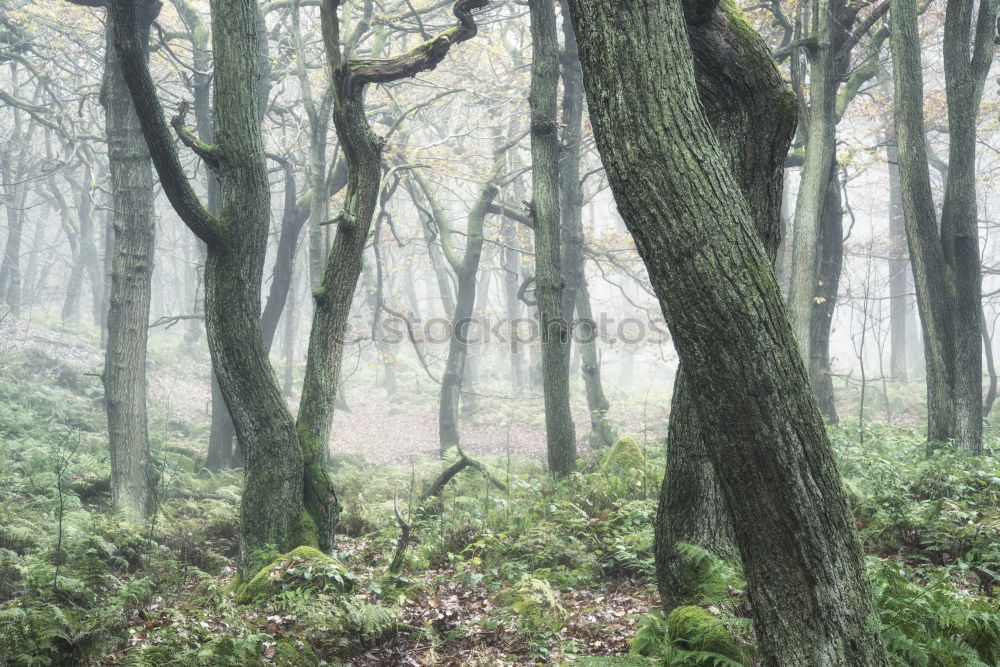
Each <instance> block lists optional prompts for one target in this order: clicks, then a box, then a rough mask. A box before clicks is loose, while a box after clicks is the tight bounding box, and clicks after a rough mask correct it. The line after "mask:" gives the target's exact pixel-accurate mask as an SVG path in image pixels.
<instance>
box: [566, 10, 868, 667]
mask: <svg viewBox="0 0 1000 667" xmlns="http://www.w3.org/2000/svg"><path fill="white" fill-rule="evenodd" d="M687 6H688V8H689V12H688V15H689V16H692V17H697V18H699V19H700V20H703V21H704V20H711V19H712V18H713V17H714V16H716V10H718V11H721V12H723V13H725V14H726V15H727V16H728V17H729V18H730V19H735V20H740V21H741V22H740V23H739V24H738V25H739V27H740V29H739V34H740V35H742V36H743V37H744V38H745V39H747V38H749V39H756V35H755V33H754V32H753V30H752V28H750V26H749V24H747V23H745V22H743V21H742V19H741V18H740V17H739V16H738V10H736V8H735V5H734V4H733V3H732V2H729V1H728V0H727V1H726V2H725V3H723V4H721V5H719V4H718V3H715V2H711V1H709V2H698V1H692V2H689V3H687ZM570 8H571V10H572V19H573V24H574V27H575V28H576V33H577V36H578V39H579V44H580V56H581V61H582V63H583V71H584V83H585V86H586V90H587V99H588V102H589V105H590V110H591V119H592V121H593V123H594V133H595V137H596V139H597V144H598V148H599V150H600V153H601V156H602V159H603V161H604V165H605V167H606V169H607V171H608V176H609V179H610V181H611V185H612V190H613V192H614V194H615V199H616V201H617V202H618V206H619V209H620V211H621V213H622V215H623V217H624V219H625V221H626V224H627V225H628V227H629V230H630V232H631V233H632V235H633V236H634V238H635V240H636V245H637V247H638V249H639V253H640V255H641V256H642V258H643V261H644V262H645V264H646V267H647V269H648V271H649V275H650V278H651V280H652V283H653V286H654V288H655V290H656V293H657V296H658V297H659V299H660V304H661V306H662V308H663V311H664V315H665V316H666V319H667V322H668V323H669V326H670V330H671V333H672V335H673V338H674V341H675V344H676V346H677V349H678V352H679V354H680V357H681V361H682V364H683V365H684V368H685V372H686V373H688V374H689V375H688V378H689V383H690V387H691V391H692V394H693V399H694V401H695V405H696V410H697V414H698V417H699V418H700V427H701V428H702V430H703V434H704V435H703V442H705V443H707V445H708V450H709V455H710V457H711V460H712V462H713V464H714V465H715V469H716V474H717V475H718V478H719V481H720V484H721V487H722V490H723V493H724V495H725V498H726V500H727V502H728V505H729V508H730V512H731V515H732V518H733V525H734V528H735V531H736V539H737V542H738V544H739V548H740V554H741V557H742V561H743V567H744V571H745V572H746V575H747V580H748V584H749V587H750V595H751V599H752V602H753V607H754V615H755V617H756V621H757V624H756V631H757V636H758V638H759V640H760V645H761V649H762V651H763V653H764V655H765V656H766V664H774V665H880V664H884V663H885V656H884V651H883V648H882V645H881V641H880V639H879V636H878V627H877V624H876V621H875V618H874V609H873V605H872V598H871V590H870V587H869V584H868V581H867V578H866V575H865V569H864V560H863V556H862V553H861V548H860V543H859V540H858V537H857V534H856V531H855V527H854V522H853V517H852V515H851V513H850V511H849V509H848V506H847V502H846V500H845V498H844V493H843V489H842V488H841V484H840V479H839V476H838V473H837V469H836V465H835V463H834V460H833V455H832V452H831V450H830V443H829V440H828V438H827V435H826V431H825V428H824V425H823V421H822V418H821V415H820V413H819V408H818V406H817V404H816V400H815V398H814V397H813V395H812V392H811V391H809V378H808V375H807V373H806V368H805V366H804V364H803V363H802V360H801V357H800V356H799V355H798V351H797V347H796V342H795V337H794V335H793V333H792V329H791V326H790V325H789V323H788V320H787V316H786V313H785V310H784V307H783V305H782V299H781V295H780V292H779V290H778V284H777V280H776V279H775V277H774V273H773V270H772V266H771V261H770V258H769V257H768V254H767V252H766V250H765V248H764V244H763V243H762V242H761V239H760V238H759V235H758V233H757V231H756V226H755V224H754V220H753V215H752V213H751V207H750V205H749V203H748V202H747V200H746V197H744V195H743V194H742V193H741V191H740V188H739V185H738V182H737V180H736V179H735V178H733V176H732V175H731V173H730V169H729V166H728V165H727V164H726V159H725V154H724V152H723V150H722V149H721V147H720V142H719V139H718V138H717V137H716V135H715V133H714V132H713V131H712V130H711V128H710V126H709V124H708V123H707V121H706V119H705V115H704V112H703V110H702V106H701V102H700V100H699V98H698V95H697V86H696V80H695V74H694V66H693V61H692V55H691V48H690V46H689V43H688V33H687V30H686V24H685V18H684V12H683V9H682V4H681V2H680V0H663V1H650V2H641V3H614V4H610V3H605V2H601V1H600V0H571V1H570ZM623 63H627V67H623ZM785 100H786V101H785V104H784V105H782V107H781V109H784V112H785V113H788V114H791V113H792V110H791V106H792V104H793V102H792V99H791V97H790V96H789V95H785ZM761 121H762V122H763V119H761ZM772 149H774V150H777V151H778V152H779V153H781V154H783V153H784V152H785V151H786V150H787V146H782V145H778V144H775V145H773V146H772ZM722 374H724V377H723V375H722Z"/></svg>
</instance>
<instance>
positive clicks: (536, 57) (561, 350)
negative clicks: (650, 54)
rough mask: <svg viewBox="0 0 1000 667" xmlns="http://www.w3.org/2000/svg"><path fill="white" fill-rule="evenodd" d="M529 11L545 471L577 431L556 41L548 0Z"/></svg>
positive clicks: (564, 471)
mask: <svg viewBox="0 0 1000 667" xmlns="http://www.w3.org/2000/svg"><path fill="white" fill-rule="evenodd" d="M528 7H529V10H530V14H531V43H532V60H531V93H530V95H529V98H528V101H529V103H530V106H531V160H532V162H531V179H532V180H531V183H532V195H531V204H532V213H533V215H532V218H533V222H534V230H535V269H536V273H535V293H536V295H537V299H538V323H539V331H540V334H541V339H542V390H543V394H544V399H545V439H546V444H547V448H548V461H549V472H550V473H552V474H553V475H555V476H556V477H563V476H565V475H568V474H569V473H571V472H573V470H575V469H576V433H575V428H574V425H573V415H572V413H571V412H570V408H569V370H568V364H569V355H568V354H567V351H566V348H567V347H569V343H570V331H569V323H568V322H567V321H566V319H565V318H564V311H563V296H562V295H563V290H564V286H565V283H564V280H563V276H562V270H561V262H560V248H559V246H560V233H559V227H560V224H559V222H560V221H559V134H558V126H559V123H558V120H557V117H556V108H557V92H558V88H559V44H558V38H557V32H556V11H555V3H554V2H553V0H529V2H528Z"/></svg>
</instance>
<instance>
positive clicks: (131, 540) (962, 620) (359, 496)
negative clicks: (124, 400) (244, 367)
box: [0, 353, 1000, 667]
mask: <svg viewBox="0 0 1000 667" xmlns="http://www.w3.org/2000/svg"><path fill="white" fill-rule="evenodd" d="M0 371H2V372H0V664H4V665H8V664H9V665H79V664H103V665H126V664H127V665H162V664H172V665H192V666H193V665H266V664H284V665H314V664H338V661H345V660H354V659H359V656H366V655H368V656H369V657H370V658H371V660H373V661H377V660H378V659H380V658H378V656H382V658H381V659H384V660H387V661H390V662H391V660H390V658H388V657H386V655H388V654H383V653H379V652H380V651H383V652H384V651H396V653H392V654H391V655H392V656H394V658H393V659H396V660H397V661H401V660H402V657H406V656H409V655H410V653H411V652H416V651H419V652H420V655H421V659H422V660H423V661H425V662H431V663H433V662H435V661H444V656H449V655H450V656H452V658H453V657H454V656H455V655H461V656H464V657H463V659H468V660H469V662H470V664H476V663H478V664H496V663H497V662H506V663H522V664H530V663H560V662H570V661H574V660H576V661H579V662H580V664H592V665H596V664H620V665H627V664H628V665H633V664H634V665H641V664H654V663H657V664H663V665H730V666H731V665H750V664H754V662H755V661H757V660H759V659H760V656H759V655H758V652H757V649H756V642H755V639H754V636H753V629H752V624H751V622H750V620H749V616H750V615H751V606H750V601H749V600H748V599H747V596H746V593H745V582H743V581H742V578H741V574H740V571H739V568H738V566H736V565H734V564H732V563H727V562H724V561H721V560H720V559H718V558H716V557H715V556H713V555H712V554H710V553H708V552H705V551H704V550H700V549H698V548H697V547H693V546H690V547H684V548H682V549H681V552H682V553H683V554H684V555H685V558H686V559H688V560H689V561H690V563H689V564H690V568H689V570H690V574H691V577H692V578H693V582H692V584H693V585H692V587H691V590H695V591H697V597H696V599H692V600H691V601H690V603H689V606H685V607H680V608H678V609H676V610H673V611H672V612H671V613H670V614H662V613H659V612H657V611H655V609H656V607H657V602H656V599H657V598H656V593H655V571H654V564H653V563H654V561H653V531H652V526H653V522H654V519H655V512H656V502H655V492H656V488H657V486H658V482H659V478H660V476H661V473H662V470H663V468H664V464H665V461H664V455H663V447H662V443H660V442H658V441H655V440H653V441H650V440H646V439H644V440H643V443H644V444H643V445H642V446H640V445H639V444H638V443H639V440H638V439H633V438H628V437H626V438H623V439H622V440H621V441H620V442H619V443H618V445H617V446H616V447H614V448H612V449H611V450H609V451H606V452H599V453H596V454H592V455H589V456H588V457H586V458H584V459H581V461H580V465H579V467H578V472H577V473H576V474H574V475H571V476H570V477H569V478H568V479H566V480H563V481H561V482H559V483H556V482H554V481H552V480H551V479H550V478H549V477H548V476H547V475H545V474H544V471H543V470H542V469H541V467H540V466H539V465H538V464H536V463H531V462H524V461H508V460H506V459H494V460H484V461H482V463H484V464H485V465H486V466H487V468H488V469H489V470H490V472H491V473H492V475H493V477H494V478H495V479H496V480H498V481H500V482H501V483H502V484H503V485H505V486H506V489H504V490H501V489H499V488H497V486H496V485H494V484H493V483H492V482H491V481H490V480H489V479H488V478H487V477H486V476H484V475H483V474H481V473H480V472H478V471H476V470H473V469H469V470H466V471H465V472H462V473H461V474H459V475H458V476H457V477H456V478H455V479H454V480H452V481H451V482H450V483H449V484H448V485H446V486H445V487H444V490H443V492H442V493H441V494H440V496H439V497H431V498H429V499H427V500H422V498H423V494H424V491H425V490H426V489H427V488H428V487H429V486H430V483H431V480H432V479H433V478H434V477H435V476H436V475H437V474H438V473H439V472H440V470H441V468H442V463H441V462H440V461H431V460H427V461H421V462H415V463H414V464H413V466H412V467H411V468H393V467H385V466H374V465H368V464H366V463H365V462H363V461H361V460H359V459H357V458H352V457H345V456H334V457H332V459H331V461H330V466H331V472H332V475H333V478H334V482H335V484H336V485H337V488H338V490H339V491H340V496H341V499H342V501H343V503H344V506H345V507H344V513H343V516H342V523H341V532H342V535H341V536H340V538H339V540H338V551H337V553H335V554H333V555H332V556H331V557H326V556H322V555H321V554H316V553H312V552H308V551H296V552H291V553H289V554H282V555H278V554H275V557H274V559H273V560H272V561H271V562H270V563H269V564H268V565H267V566H266V567H265V568H264V569H263V570H262V571H261V574H260V575H259V578H258V579H257V580H256V581H257V584H255V585H254V586H253V587H251V588H245V587H244V588H239V587H235V586H233V585H232V575H233V572H234V558H235V556H236V554H237V547H238V537H239V523H238V513H237V503H238V498H239V493H240V486H241V479H240V473H239V471H229V472H226V473H222V474H212V473H210V472H208V471H207V470H206V469H204V467H203V465H202V456H203V448H204V444H205V443H204V440H205V434H204V430H203V429H202V428H201V427H198V426H193V425H190V424H185V423H183V422H182V421H179V420H177V419H172V418H170V417H169V415H163V414H157V413H154V415H153V419H152V420H151V433H152V442H153V445H154V451H153V457H154V461H155V467H156V476H157V480H158V482H157V484H158V498H159V501H158V505H157V511H156V513H155V516H154V517H151V519H150V520H149V521H148V522H146V523H145V524H144V525H130V524H126V523H123V522H121V521H119V520H118V519H116V518H115V517H114V516H112V515H111V514H110V512H109V507H108V505H109V500H108V493H109V489H108V482H107V480H108V455H107V443H106V440H105V437H104V435H103V433H104V421H103V420H104V417H103V412H102V406H101V404H100V397H101V392H100V386H99V381H98V379H97V378H94V377H91V376H88V375H85V374H82V373H78V372H74V371H72V370H71V369H69V368H67V367H65V366H64V365H62V364H61V363H60V362H59V361H58V360H55V359H52V358H49V357H46V356H44V355H41V354H39V353H26V354H21V355H20V356H17V357H6V358H3V359H0ZM14 378H16V380H15V379H14ZM832 436H833V440H834V443H835V448H836V454H837V457H838V462H839V465H840V467H841V471H842V473H843V476H844V484H845V488H846V489H847V491H848V494H849V498H850V500H851V502H852V504H853V506H854V508H855V512H856V516H857V522H858V526H859V528H860V531H861V535H862V538H863V540H864V544H865V547H866V549H867V551H868V553H869V555H870V562H871V572H872V579H873V582H874V590H875V592H876V596H877V602H878V609H879V617H880V620H881V624H882V634H883V637H884V639H885V642H886V646H887V648H888V649H889V652H890V655H891V659H892V660H893V661H894V664H898V665H927V666H928V667H930V666H932V665H995V664H1000V610H998V606H997V603H996V600H995V596H996V594H997V593H998V586H1000V540H998V537H997V536H998V535H1000V507H998V503H1000V465H998V464H997V463H996V462H995V460H994V459H992V458H988V457H982V458H970V457H966V456H964V455H962V454H960V453H958V452H955V451H953V450H951V449H949V448H947V447H942V448H940V449H939V450H937V451H936V452H935V453H934V455H933V456H931V457H930V458H927V457H926V456H924V446H923V444H922V442H921V436H920V433H919V431H917V430H914V429H907V428H890V427H883V426H871V427H866V430H865V438H864V442H863V443H860V442H859V439H858V437H857V436H858V429H857V428H856V427H854V426H847V427H844V428H843V429H833V430H832ZM991 437H992V436H991ZM394 508H395V509H398V510H399V512H400V516H401V517H403V518H404V519H405V521H406V522H408V524H409V526H410V528H411V541H410V542H409V543H408V544H405V545H400V544H399V537H400V527H399V522H398V521H397V518H396V515H395V509H394ZM400 548H403V549H404V553H403V556H402V559H401V568H400V569H399V570H398V571H397V572H395V573H391V574H390V573H389V563H390V562H391V561H392V560H393V558H394V556H395V555H396V553H397V551H398V550H399V549H400ZM630 646H631V654H629V655H621V654H624V653H627V652H628V650H629V647H630ZM613 654H619V655H617V657H613ZM601 656H603V657H601Z"/></svg>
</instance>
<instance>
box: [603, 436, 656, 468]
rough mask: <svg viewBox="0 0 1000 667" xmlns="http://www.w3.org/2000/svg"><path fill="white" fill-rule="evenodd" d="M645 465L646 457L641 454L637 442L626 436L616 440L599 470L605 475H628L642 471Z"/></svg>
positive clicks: (640, 448)
mask: <svg viewBox="0 0 1000 667" xmlns="http://www.w3.org/2000/svg"><path fill="white" fill-rule="evenodd" d="M645 463H646V456H645V455H644V454H643V453H642V447H640V446H639V442H638V441H637V440H636V439H635V438H633V437H632V436H630V435H626V436H622V437H621V438H618V442H616V443H615V446H614V447H612V448H611V451H610V452H608V455H607V456H606V457H604V461H603V462H602V463H601V470H602V471H603V472H604V473H605V474H608V473H611V474H621V473H628V472H633V471H638V470H642V469H643V466H645Z"/></svg>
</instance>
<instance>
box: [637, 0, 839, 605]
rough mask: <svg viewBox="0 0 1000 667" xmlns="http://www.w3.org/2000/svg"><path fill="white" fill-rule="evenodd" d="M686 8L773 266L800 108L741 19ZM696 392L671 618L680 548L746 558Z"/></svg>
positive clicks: (678, 591)
mask: <svg viewBox="0 0 1000 667" xmlns="http://www.w3.org/2000/svg"><path fill="white" fill-rule="evenodd" d="M686 8H687V11H688V36H689V40H690V44H691V51H692V54H693V56H694V72H695V78H696V81H697V84H698V95H699V98H700V100H701V102H702V105H703V106H704V108H705V115H706V117H707V119H708V122H709V124H710V125H711V127H712V130H713V131H714V133H715V136H716V137H717V138H718V141H719V145H720V148H721V149H722V152H723V156H724V157H725V159H726V162H727V164H728V165H730V167H731V169H732V171H733V173H734V175H735V176H736V180H737V183H738V185H739V187H740V191H741V192H742V194H743V196H744V197H745V199H746V201H747V204H748V205H749V209H750V214H751V216H752V219H753V223H754V225H755V230H756V233H757V237H758V238H759V240H760V242H761V243H762V244H763V246H764V249H765V251H766V252H767V253H768V256H769V257H770V258H771V261H772V262H773V261H774V259H775V257H776V255H777V251H778V244H779V240H780V229H779V227H780V216H781V198H782V191H783V189H782V184H783V180H784V179H783V176H784V168H783V167H784V165H783V163H784V159H785V156H784V152H785V151H787V148H788V145H789V142H790V141H791V138H792V134H793V133H794V131H795V119H796V113H795V109H794V107H792V108H791V109H785V112H784V113H773V110H774V109H782V108H783V106H784V105H786V104H787V101H788V94H789V91H788V90H787V88H786V86H785V85H784V83H783V82H782V80H781V76H780V74H779V73H778V71H777V69H776V68H775V67H774V64H773V60H772V58H771V54H770V52H769V51H768V49H767V46H766V45H765V44H764V43H763V41H762V40H761V39H759V38H753V35H749V37H750V38H747V36H746V35H745V33H744V32H743V28H745V25H746V24H745V19H744V18H743V17H741V16H738V15H737V14H735V13H733V12H717V13H715V14H709V15H708V17H707V18H706V17H703V16H702V17H700V16H698V15H697V14H694V15H693V10H694V7H693V6H692V5H691V4H688V5H686ZM733 100H738V101H739V103H738V104H733V102H732V101H733ZM765 118H767V119H768V121H767V122H763V121H762V119H765ZM838 240H839V237H838ZM689 383H690V380H689V378H688V373H687V371H686V369H685V365H684V363H683V362H682V364H681V368H680V370H679V372H678V374H677V379H676V381H675V383H674V396H673V401H672V402H671V405H670V422H669V427H668V431H667V462H668V465H667V471H666V475H665V476H664V480H663V485H662V488H661V492H660V503H659V509H658V512H657V518H656V548H655V552H656V564H657V584H658V586H659V589H660V596H661V598H662V600H663V601H664V606H665V607H666V608H667V609H668V610H669V609H670V608H672V607H674V606H677V605H679V604H683V603H685V602H687V601H690V600H689V596H690V595H691V594H692V593H694V591H692V590H690V589H689V586H690V584H691V583H692V582H689V581H688V579H687V577H686V575H685V573H684V558H683V556H682V554H681V553H680V552H679V551H678V544H680V543H683V544H694V545H696V546H699V547H702V548H705V549H708V550H709V551H711V552H712V553H715V554H716V555H718V556H720V557H723V558H730V559H735V558H737V557H738V555H739V554H738V549H737V546H736V540H735V534H734V531H733V525H732V521H731V519H730V515H729V510H728V508H727V507H726V503H725V498H724V497H723V493H722V490H721V488H720V487H719V483H718V481H717V480H716V474H715V469H714V466H713V465H712V462H711V460H710V458H709V443H706V442H704V441H703V434H702V430H701V428H700V424H699V422H700V419H699V417H698V410H697V405H696V402H695V398H694V395H693V392H692V388H691V387H690V386H689Z"/></svg>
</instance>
